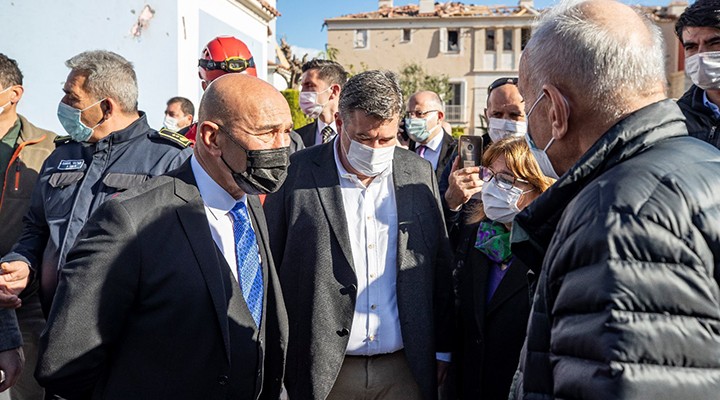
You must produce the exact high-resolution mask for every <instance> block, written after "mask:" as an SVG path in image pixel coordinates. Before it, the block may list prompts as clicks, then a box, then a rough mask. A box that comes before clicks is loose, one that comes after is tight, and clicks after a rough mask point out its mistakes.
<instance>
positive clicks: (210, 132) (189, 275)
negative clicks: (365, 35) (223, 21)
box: [36, 74, 292, 400]
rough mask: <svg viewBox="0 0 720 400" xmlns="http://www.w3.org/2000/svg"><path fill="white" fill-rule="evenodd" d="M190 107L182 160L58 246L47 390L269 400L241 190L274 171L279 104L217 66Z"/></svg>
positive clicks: (255, 232) (280, 170)
mask: <svg viewBox="0 0 720 400" xmlns="http://www.w3.org/2000/svg"><path fill="white" fill-rule="evenodd" d="M236 110H242V112H237V111H236ZM199 116H200V123H199V124H198V140H197V142H196V146H195V149H194V155H193V157H192V158H191V159H190V160H188V161H187V162H185V163H184V164H183V165H182V166H181V167H180V168H178V169H177V170H175V171H173V172H171V173H169V174H167V175H163V176H160V177H158V178H157V179H154V180H151V181H149V182H147V183H145V184H143V185H142V186H141V187H139V188H136V189H131V190H129V191H127V192H125V193H123V194H121V195H119V196H117V197H116V198H114V199H112V200H109V201H107V202H106V203H104V204H103V205H102V206H101V207H100V208H99V209H98V210H97V211H96V212H95V214H94V215H93V216H92V217H91V218H90V220H89V221H88V223H87V225H86V226H85V227H84V228H83V231H82V233H81V235H80V237H79V239H78V241H77V243H76V245H75V247H74V248H73V249H72V250H71V251H70V253H69V255H68V258H67V264H66V265H65V268H64V269H63V271H62V273H61V277H60V283H59V286H58V290H57V293H56V295H55V301H54V303H53V306H52V309H51V311H50V316H49V319H48V324H47V328H46V331H45V332H43V335H42V337H41V352H40V362H39V364H38V370H37V372H36V376H37V378H38V380H39V381H40V383H41V384H43V385H44V386H46V387H47V388H49V389H50V390H51V391H52V392H53V393H57V394H59V395H62V396H64V397H66V398H68V399H89V398H92V399H148V400H150V399H153V400H155V399H176V400H177V399H187V400H196V399H218V400H219V399H228V398H232V399H247V400H255V399H258V398H261V397H262V398H267V399H277V398H278V396H279V392H280V388H281V385H280V382H281V379H282V373H283V365H284V345H285V343H286V335H287V317H286V313H285V310H284V306H283V301H282V295H281V290H280V285H279V281H278V278H277V275H276V273H275V270H274V265H273V262H272V258H271V257H270V251H269V245H268V233H267V230H266V224H265V219H264V215H263V211H262V207H261V206H260V202H259V200H258V197H257V196H255V195H254V194H257V193H262V192H268V191H271V190H276V189H277V187H278V186H279V185H280V184H281V183H282V181H283V180H284V177H285V173H286V169H287V147H286V146H287V143H288V136H287V133H288V132H289V131H290V129H291V127H292V121H291V117H290V110H289V108H288V106H287V103H286V102H285V99H284V98H283V97H282V96H281V95H280V93H279V92H277V90H275V89H274V88H272V86H270V85H269V84H267V83H265V82H263V81H260V80H259V79H257V78H255V77H251V76H248V75H242V74H228V75H227V76H225V77H222V78H220V79H218V80H217V82H216V83H214V84H213V85H211V86H210V87H209V88H208V90H207V92H206V93H205V95H204V96H203V100H202V103H201V105H200V115H199ZM251 165H252V168H250V166H251ZM236 171H242V172H236ZM230 209H231V210H230ZM228 210H230V211H228ZM236 210H242V211H240V212H242V213H243V215H244V218H245V220H244V222H242V223H239V222H238V220H235V221H234V218H233V216H232V214H233V212H236ZM244 210H249V219H250V221H251V225H252V226H251V227H250V226H248V224H247V218H248V213H246V212H245V211H244ZM238 232H243V233H242V234H244V235H246V236H239V235H238ZM253 237H254V238H253ZM236 238H237V239H236ZM236 248H242V249H249V250H247V251H245V252H242V251H240V250H236ZM258 261H259V263H258ZM235 266H237V269H235V268H234V267H235ZM248 266H254V268H252V269H249V267H248ZM246 273H248V274H251V277H252V279H251V282H253V283H257V285H256V284H253V285H251V286H248V287H250V288H252V289H253V290H252V291H251V290H247V291H246V290H245V286H243V285H244V283H245V282H247V281H248V280H247V279H245V274H246ZM238 280H240V281H241V283H238ZM253 293H254V294H255V297H252V294H253ZM248 296H250V297H248ZM252 299H255V301H253V300H252ZM258 299H259V301H258ZM258 304H259V305H260V308H259V309H258V308H257V305H258ZM254 306H255V307H254ZM251 310H253V311H251Z"/></svg>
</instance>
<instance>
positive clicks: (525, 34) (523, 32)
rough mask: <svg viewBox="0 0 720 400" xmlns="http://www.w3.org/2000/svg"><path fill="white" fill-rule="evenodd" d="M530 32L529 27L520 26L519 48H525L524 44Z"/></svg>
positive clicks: (528, 38)
mask: <svg viewBox="0 0 720 400" xmlns="http://www.w3.org/2000/svg"><path fill="white" fill-rule="evenodd" d="M531 33H532V31H531V30H530V28H522V29H521V30H520V50H525V45H526V44H527V42H528V41H529V40H530V34H531Z"/></svg>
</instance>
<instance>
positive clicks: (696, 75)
mask: <svg viewBox="0 0 720 400" xmlns="http://www.w3.org/2000/svg"><path fill="white" fill-rule="evenodd" d="M685 73H686V74H687V76H688V77H689V78H690V79H691V80H692V81H693V83H694V84H695V86H697V87H699V88H701V89H704V90H714V89H720V51H707V52H704V53H697V54H695V55H693V56H690V57H688V58H686V59H685Z"/></svg>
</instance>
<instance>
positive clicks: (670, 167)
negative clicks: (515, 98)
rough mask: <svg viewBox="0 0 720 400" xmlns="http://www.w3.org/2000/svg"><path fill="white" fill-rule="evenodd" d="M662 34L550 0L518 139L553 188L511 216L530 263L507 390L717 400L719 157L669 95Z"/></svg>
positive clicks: (640, 23)
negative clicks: (531, 292) (530, 287)
mask: <svg viewBox="0 0 720 400" xmlns="http://www.w3.org/2000/svg"><path fill="white" fill-rule="evenodd" d="M664 81H665V71H664V58H663V44H662V39H661V36H660V31H659V29H658V28H657V27H656V26H654V25H653V24H652V23H651V22H650V21H648V20H647V19H646V18H645V17H642V16H640V15H638V14H636V13H635V12H634V11H633V10H632V9H631V8H629V7H627V6H625V5H622V4H620V3H617V2H614V1H607V0H589V1H586V2H582V3H575V4H574V5H572V4H571V5H567V3H565V4H561V5H559V6H557V7H556V8H554V9H552V10H550V11H548V12H547V13H546V14H544V16H543V17H542V19H541V21H540V22H539V25H538V26H537V28H536V30H535V31H534V33H533V37H532V39H531V40H530V42H529V43H528V44H527V47H526V48H525V51H524V53H523V58H522V60H521V63H520V91H521V93H522V95H523V98H524V99H525V101H526V103H527V104H528V107H529V112H528V113H527V121H528V136H527V138H528V142H529V144H530V146H531V149H532V150H533V153H534V154H535V156H536V158H537V160H538V162H539V164H540V166H541V168H542V169H543V171H544V172H545V174H546V175H549V176H553V175H561V176H562V177H561V178H560V179H559V180H558V181H557V183H556V184H555V185H554V186H553V187H551V188H550V189H549V190H548V191H546V192H545V193H544V194H543V195H542V196H541V197H540V198H538V199H537V200H536V201H535V202H533V203H532V204H531V205H530V206H529V207H528V208H526V209H525V210H524V211H523V212H522V213H521V214H520V215H518V216H517V218H516V219H515V223H514V225H513V233H512V235H513V239H512V241H513V252H514V253H515V254H516V255H517V256H518V257H519V258H521V259H522V261H523V262H524V263H525V264H527V265H528V266H540V265H541V266H542V268H541V269H540V270H539V271H536V272H537V273H538V275H539V278H538V279H539V281H538V284H537V291H536V294H535V299H534V304H533V311H532V312H531V316H530V319H529V325H528V336H527V339H526V343H525V346H526V349H525V350H526V351H525V352H524V354H523V355H522V356H521V360H520V364H521V365H520V371H521V374H518V376H517V377H516V378H517V379H516V382H515V383H514V392H513V393H511V397H513V396H515V398H523V399H526V400H539V399H602V400H612V399H623V400H629V399H653V400H664V399H668V400H670V399H673V400H676V399H717V398H718V396H719V393H720V290H719V288H718V278H719V276H718V270H717V267H719V266H720V265H718V264H719V263H720V194H718V193H719V192H718V188H720V151H718V150H717V149H715V148H714V147H712V146H710V145H708V144H707V143H704V142H702V141H699V140H696V139H693V138H691V137H689V136H688V135H687V130H686V127H685V123H684V122H685V121H684V118H683V114H682V112H681V111H680V110H679V108H678V107H677V105H676V104H675V103H674V102H673V101H672V100H668V99H666V96H665V90H664Z"/></svg>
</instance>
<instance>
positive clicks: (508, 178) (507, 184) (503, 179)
mask: <svg viewBox="0 0 720 400" xmlns="http://www.w3.org/2000/svg"><path fill="white" fill-rule="evenodd" d="M493 178H495V183H496V184H497V186H498V187H499V188H500V189H512V188H513V186H515V182H521V183H530V182H528V181H526V180H525V179H520V178H516V177H515V176H513V175H510V174H506V173H504V172H498V173H495V172H493V170H491V169H490V168H488V167H480V179H482V180H483V181H484V182H490V180H491V179H493Z"/></svg>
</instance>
